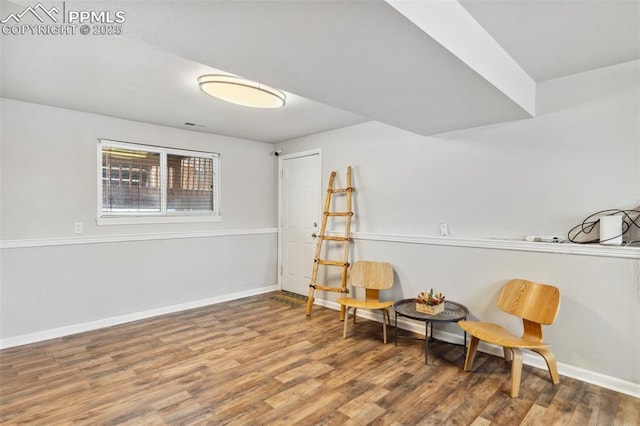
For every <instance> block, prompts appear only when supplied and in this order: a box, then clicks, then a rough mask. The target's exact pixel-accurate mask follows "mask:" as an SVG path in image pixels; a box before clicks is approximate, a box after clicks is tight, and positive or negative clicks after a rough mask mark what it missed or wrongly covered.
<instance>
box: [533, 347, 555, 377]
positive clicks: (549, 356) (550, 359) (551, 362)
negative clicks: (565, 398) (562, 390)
mask: <svg viewBox="0 0 640 426" xmlns="http://www.w3.org/2000/svg"><path fill="white" fill-rule="evenodd" d="M531 350H532V351H534V352H537V353H539V354H540V355H542V357H543V358H544V360H545V361H546V362H547V368H548V369H549V375H551V382H552V383H553V384H554V385H557V384H558V383H560V376H559V375H558V363H557V362H556V356H555V355H554V354H553V353H552V352H551V351H550V350H549V349H531Z"/></svg>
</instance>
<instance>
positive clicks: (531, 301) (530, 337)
mask: <svg viewBox="0 0 640 426" xmlns="http://www.w3.org/2000/svg"><path fill="white" fill-rule="evenodd" d="M498 307H499V308H500V309H502V310H503V311H505V312H507V313H509V314H512V315H515V316H518V317H520V318H522V323H523V327H524V332H523V333H522V336H520V337H518V336H516V335H514V334H512V333H511V332H510V331H509V330H507V329H505V328H503V327H501V326H499V325H497V324H493V323H488V322H477V321H460V322H458V325H459V326H460V327H461V328H462V329H463V330H465V331H466V332H467V333H469V334H470V335H471V342H470V343H469V350H468V351H467V358H466V360H465V363H464V371H470V370H471V367H472V365H473V360H474V358H475V356H476V350H477V349H478V342H479V341H480V340H482V341H484V342H487V343H492V344H494V345H498V346H502V348H503V351H504V358H505V360H506V361H509V360H511V363H512V364H511V392H510V395H511V397H512V398H516V397H517V396H518V393H519V391H520V378H521V376H522V351H521V350H520V349H530V350H532V351H534V352H537V353H538V354H540V355H542V357H543V358H544V359H545V361H546V362H547V367H548V369H549V374H550V375H551V381H552V382H553V384H554V385H555V384H558V383H560V378H559V376H558V365H557V363H556V358H555V356H554V355H553V353H551V351H550V350H549V349H548V348H549V345H548V344H546V343H544V342H543V341H542V325H543V324H544V325H549V324H552V323H553V322H554V321H555V319H556V316H557V315H558V309H559V308H560V290H558V289H557V288H556V287H553V286H550V285H545V284H539V283H534V282H531V281H526V280H520V279H516V280H511V281H509V282H508V283H507V284H505V286H504V287H503V288H502V292H501V293H500V297H499V298H498Z"/></svg>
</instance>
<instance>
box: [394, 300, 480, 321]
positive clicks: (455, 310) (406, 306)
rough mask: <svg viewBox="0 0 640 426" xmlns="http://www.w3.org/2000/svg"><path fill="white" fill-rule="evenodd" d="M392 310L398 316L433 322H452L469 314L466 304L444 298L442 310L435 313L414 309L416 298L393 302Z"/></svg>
mask: <svg viewBox="0 0 640 426" xmlns="http://www.w3.org/2000/svg"><path fill="white" fill-rule="evenodd" d="M393 310H394V311H396V313H397V314H398V315H400V316H403V317H407V318H411V319H415V320H419V321H433V322H437V321H440V322H454V321H460V320H462V319H465V318H466V317H467V315H469V309H467V307H466V306H464V305H462V304H460V303H458V302H452V301H450V300H446V301H445V302H444V312H441V313H439V314H437V315H429V314H425V313H424V312H418V311H416V299H415V298H413V299H402V300H398V301H397V302H396V303H394V304H393Z"/></svg>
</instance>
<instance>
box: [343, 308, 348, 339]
mask: <svg viewBox="0 0 640 426" xmlns="http://www.w3.org/2000/svg"><path fill="white" fill-rule="evenodd" d="M344 313H345V317H344V325H343V331H342V338H343V339H346V338H347V326H348V325H349V308H346V309H345V311H344Z"/></svg>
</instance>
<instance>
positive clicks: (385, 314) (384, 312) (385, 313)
mask: <svg viewBox="0 0 640 426" xmlns="http://www.w3.org/2000/svg"><path fill="white" fill-rule="evenodd" d="M388 321H389V312H388V311H387V310H386V309H382V338H383V341H384V343H387V322H388Z"/></svg>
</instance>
